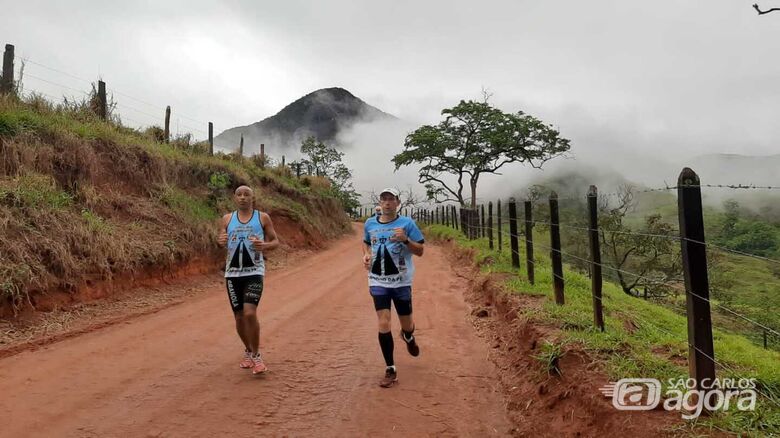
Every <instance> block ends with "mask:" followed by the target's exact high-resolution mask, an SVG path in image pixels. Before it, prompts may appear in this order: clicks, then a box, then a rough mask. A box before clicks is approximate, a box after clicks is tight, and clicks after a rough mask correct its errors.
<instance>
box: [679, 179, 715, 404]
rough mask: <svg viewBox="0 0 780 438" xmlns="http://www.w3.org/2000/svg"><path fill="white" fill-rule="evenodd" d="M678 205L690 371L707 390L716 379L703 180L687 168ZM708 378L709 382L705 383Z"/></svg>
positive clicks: (697, 382)
mask: <svg viewBox="0 0 780 438" xmlns="http://www.w3.org/2000/svg"><path fill="white" fill-rule="evenodd" d="M677 205H678V208H677V212H678V216H679V221H680V244H681V246H682V248H681V249H682V254H681V255H682V265H683V274H684V276H685V297H686V304H687V306H686V308H687V314H688V372H689V373H690V377H691V378H693V379H694V380H695V381H696V389H698V390H708V389H710V388H711V386H710V385H712V382H713V380H712V379H714V378H715V352H714V348H713V344H712V317H711V315H710V301H709V299H710V285H709V279H708V277H707V246H706V244H705V243H704V242H705V240H704V217H703V213H702V205H701V182H700V181H699V176H698V175H696V172H694V171H693V170H691V169H689V168H687V167H686V168H684V169H683V170H682V172H680V177H679V179H678V180H677ZM708 379H709V380H708ZM705 380H707V381H708V382H709V383H708V384H703V382H704V381H705Z"/></svg>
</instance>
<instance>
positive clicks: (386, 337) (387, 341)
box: [379, 332, 394, 367]
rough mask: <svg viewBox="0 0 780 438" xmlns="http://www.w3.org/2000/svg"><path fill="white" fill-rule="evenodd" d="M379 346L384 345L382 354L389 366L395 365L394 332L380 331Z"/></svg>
mask: <svg viewBox="0 0 780 438" xmlns="http://www.w3.org/2000/svg"><path fill="white" fill-rule="evenodd" d="M379 346H380V347H382V356H384V358H385V364H387V366H389V367H390V366H393V364H394V363H393V334H392V333H390V332H388V333H382V332H379Z"/></svg>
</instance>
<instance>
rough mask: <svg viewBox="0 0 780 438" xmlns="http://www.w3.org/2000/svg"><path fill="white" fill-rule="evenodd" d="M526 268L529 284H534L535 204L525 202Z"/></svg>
mask: <svg viewBox="0 0 780 438" xmlns="http://www.w3.org/2000/svg"><path fill="white" fill-rule="evenodd" d="M523 206H524V207H525V268H526V270H527V271H528V282H529V283H531V284H534V218H533V213H532V208H533V204H532V203H531V201H525V203H524V204H523Z"/></svg>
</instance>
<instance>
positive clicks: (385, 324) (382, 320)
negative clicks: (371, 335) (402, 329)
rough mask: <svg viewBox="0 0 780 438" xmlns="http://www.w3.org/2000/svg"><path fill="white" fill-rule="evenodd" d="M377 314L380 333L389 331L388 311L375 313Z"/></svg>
mask: <svg viewBox="0 0 780 438" xmlns="http://www.w3.org/2000/svg"><path fill="white" fill-rule="evenodd" d="M376 315H377V323H378V327H379V331H380V332H382V333H386V332H389V331H390V311H389V310H384V311H380V312H377V313H376Z"/></svg>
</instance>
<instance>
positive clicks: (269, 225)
mask: <svg viewBox="0 0 780 438" xmlns="http://www.w3.org/2000/svg"><path fill="white" fill-rule="evenodd" d="M260 222H261V223H262V224H263V233H264V234H265V240H264V241H262V242H257V243H255V248H256V249H258V250H260V251H270V250H272V249H275V248H276V247H278V246H279V238H278V236H277V235H276V230H275V229H274V223H273V221H272V220H271V216H268V214H267V213H260ZM258 245H259V248H258Z"/></svg>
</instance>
